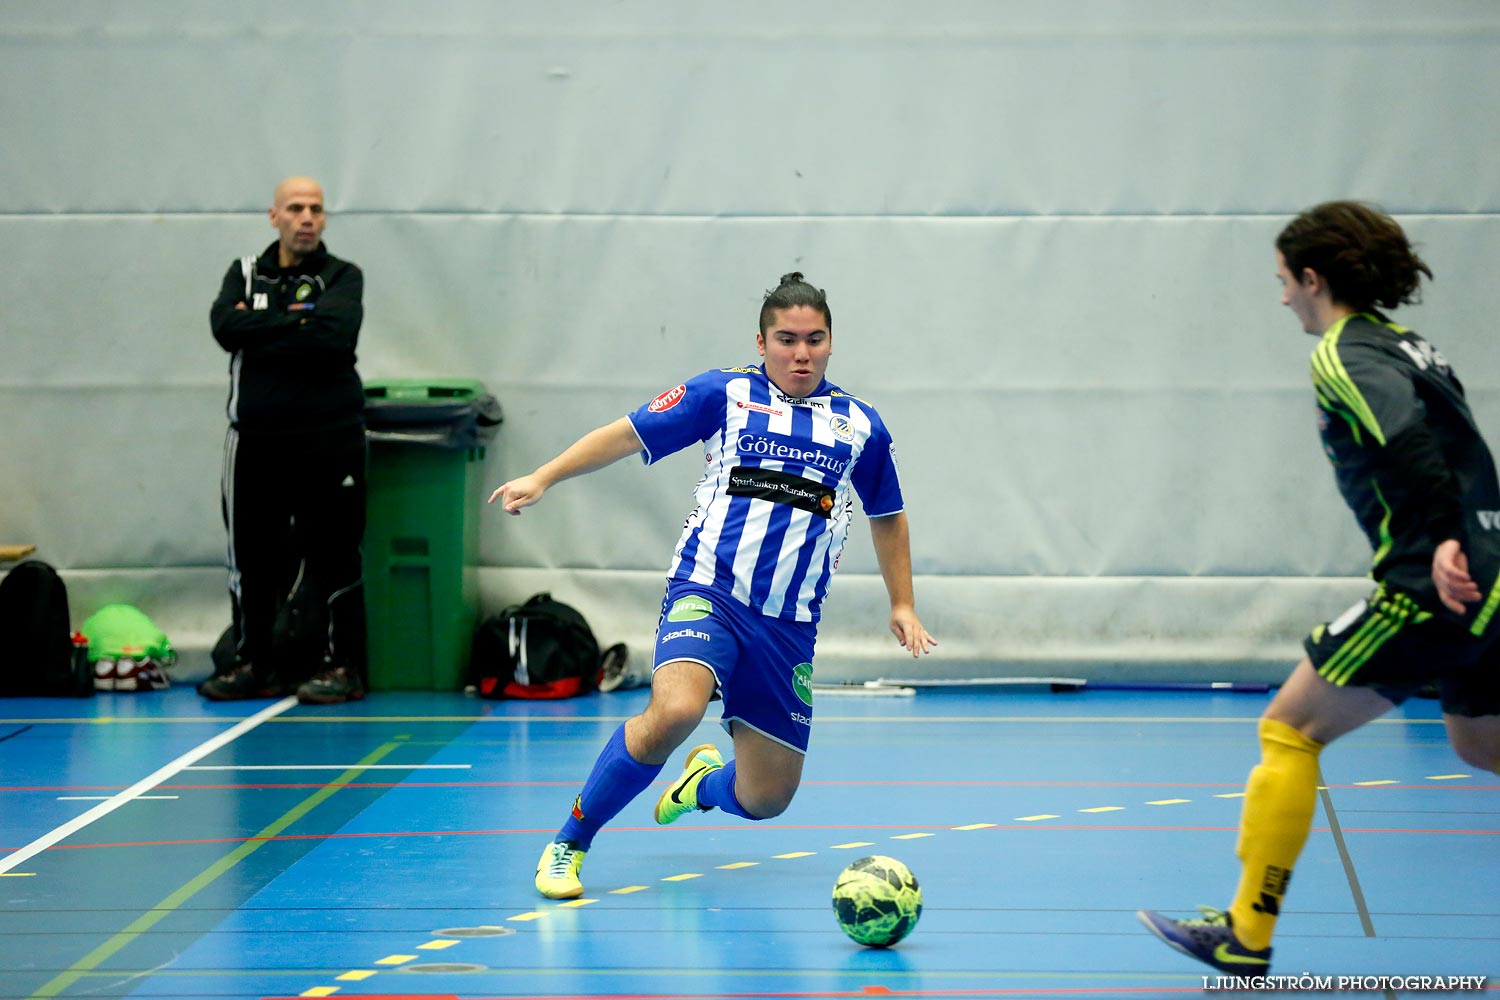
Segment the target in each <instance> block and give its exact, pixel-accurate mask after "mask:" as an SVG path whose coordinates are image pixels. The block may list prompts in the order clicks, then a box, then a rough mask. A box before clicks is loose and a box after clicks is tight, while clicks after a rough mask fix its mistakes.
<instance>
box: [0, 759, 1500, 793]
mask: <svg viewBox="0 0 1500 1000" xmlns="http://www.w3.org/2000/svg"><path fill="white" fill-rule="evenodd" d="M350 769H351V770H358V768H355V767H353V766H352V765H351V768H350ZM326 784H328V782H326V781H286V782H254V783H243V784H193V785H183V784H173V785H157V786H156V787H157V788H159V789H165V790H171V791H215V790H236V789H249V790H264V789H274V788H322V787H324V786H325V785H326ZM653 784H658V785H663V784H668V782H665V781H657V782H653ZM578 785H579V782H578V781H576V780H574V781H351V782H348V783H347V784H344V785H341V786H340V787H341V788H575V787H577V786H578ZM811 785H819V786H824V787H831V788H843V787H856V786H860V787H862V786H866V785H874V786H890V787H933V788H947V787H955V786H957V787H972V788H1244V787H1245V783H1244V782H1243V781H1197V782H1194V781H804V782H802V787H804V788H806V787H808V786H811ZM126 787H127V786H125V785H0V793H4V792H110V791H114V792H118V791H121V790H122V789H124V788H126ZM1320 787H1323V788H1326V789H1328V790H1329V791H1345V790H1349V791H1364V792H1379V791H1407V792H1409V791H1465V792H1493V791H1495V790H1496V788H1497V787H1500V786H1496V785H1453V784H1448V783H1441V784H1439V783H1434V784H1430V785H1365V784H1346V785H1323V786H1320Z"/></svg>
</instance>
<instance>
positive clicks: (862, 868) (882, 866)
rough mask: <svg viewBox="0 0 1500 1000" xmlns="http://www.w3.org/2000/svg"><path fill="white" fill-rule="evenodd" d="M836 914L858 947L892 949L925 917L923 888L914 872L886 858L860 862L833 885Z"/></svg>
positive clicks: (873, 858) (865, 859)
mask: <svg viewBox="0 0 1500 1000" xmlns="http://www.w3.org/2000/svg"><path fill="white" fill-rule="evenodd" d="M833 913H834V916H836V917H838V921H839V926H840V927H841V928H843V931H844V933H845V934H847V935H849V937H850V938H851V939H853V940H854V941H855V942H857V943H858V944H862V945H866V946H867V947H870V948H889V947H890V946H891V945H893V944H895V943H896V942H897V941H900V940H901V939H902V938H904V937H906V935H908V934H910V933H911V932H912V930H913V929H915V928H916V926H917V920H918V918H920V917H921V916H922V887H921V886H919V885H918V884H917V879H916V876H914V875H912V873H911V870H910V869H909V868H907V867H906V866H905V865H903V864H902V863H901V862H899V861H897V860H896V859H895V858H888V857H885V856H884V855H882V854H875V855H871V856H870V857H868V858H860V859H859V860H858V861H856V862H854V864H852V865H850V866H849V867H848V868H845V869H844V870H843V871H842V872H840V873H839V878H838V881H837V882H835V883H834V885H833Z"/></svg>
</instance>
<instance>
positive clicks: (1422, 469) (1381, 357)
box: [1312, 313, 1500, 635]
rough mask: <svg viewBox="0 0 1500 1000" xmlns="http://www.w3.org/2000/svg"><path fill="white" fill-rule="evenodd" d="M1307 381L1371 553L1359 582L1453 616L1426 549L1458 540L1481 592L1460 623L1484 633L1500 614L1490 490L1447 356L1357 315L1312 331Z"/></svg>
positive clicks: (1499, 527)
mask: <svg viewBox="0 0 1500 1000" xmlns="http://www.w3.org/2000/svg"><path fill="white" fill-rule="evenodd" d="M1312 377H1313V386H1314V388H1315V389H1317V393H1318V424H1319V428H1320V430H1321V432H1322V436H1323V447H1324V449H1325V450H1326V451H1327V452H1328V457H1329V459H1331V460H1332V462H1333V470H1334V475H1335V476H1336V478H1337V479H1338V486H1339V492H1340V493H1342V494H1343V496H1344V500H1345V501H1346V502H1347V503H1348V504H1349V507H1350V509H1351V510H1353V511H1354V516H1355V517H1356V518H1358V519H1359V524H1360V527H1362V528H1363V529H1364V532H1365V535H1366V536H1367V537H1368V538H1369V539H1370V544H1371V546H1373V547H1374V549H1375V556H1374V561H1373V565H1372V567H1371V573H1370V575H1371V576H1372V577H1374V579H1375V580H1377V581H1379V582H1381V583H1388V584H1390V585H1391V586H1393V587H1398V588H1400V589H1401V590H1404V591H1406V592H1407V593H1409V594H1411V595H1412V596H1413V597H1415V598H1416V599H1417V600H1418V602H1419V603H1420V604H1421V605H1422V606H1423V607H1424V608H1425V609H1427V610H1430V611H1432V612H1434V613H1436V614H1441V615H1444V616H1445V617H1449V618H1452V617H1453V616H1452V615H1451V613H1449V612H1447V611H1445V610H1443V606H1442V603H1441V602H1440V601H1439V600H1438V598H1437V590H1436V587H1435V586H1434V585H1433V582H1432V553H1433V550H1434V549H1435V548H1436V547H1437V545H1438V543H1439V542H1441V541H1443V540H1445V539H1448V538H1457V539H1458V540H1459V541H1460V542H1461V543H1462V545H1463V549H1464V553H1465V554H1466V555H1467V556H1468V560H1469V574H1470V575H1471V576H1472V577H1473V578H1474V581H1475V582H1476V583H1477V584H1479V588H1480V590H1481V591H1482V592H1483V594H1484V597H1483V599H1482V600H1481V601H1480V602H1479V603H1478V604H1477V605H1471V606H1470V609H1469V613H1468V614H1467V615H1465V616H1464V625H1465V626H1466V627H1467V628H1469V629H1470V630H1471V631H1472V632H1473V633H1474V634H1475V635H1481V634H1483V633H1484V632H1485V630H1486V628H1488V627H1489V625H1490V621H1491V619H1492V618H1493V617H1494V616H1495V614H1496V611H1497V610H1500V584H1497V579H1496V578H1497V575H1500V485H1497V482H1496V477H1495V463H1494V460H1493V458H1492V457H1491V456H1490V451H1489V448H1488V447H1487V446H1486V445H1485V443H1484V438H1483V436H1482V435H1481V434H1480V433H1479V428H1478V427H1477V426H1476V425H1475V423H1474V416H1473V414H1471V413H1470V412H1469V404H1468V403H1467V402H1466V401H1465V399H1464V390H1463V386H1462V384H1460V383H1459V381H1458V379H1457V377H1455V376H1454V374H1453V371H1452V369H1451V368H1450V367H1449V366H1448V362H1447V360H1446V359H1444V358H1443V356H1442V355H1441V354H1439V353H1438V352H1437V351H1436V350H1434V349H1433V347H1432V345H1431V344H1429V343H1428V342H1427V341H1425V340H1423V339H1422V338H1421V337H1419V336H1417V335H1416V334H1415V333H1413V332H1412V331H1410V330H1407V329H1405V328H1404V327H1400V326H1397V325H1396V324H1395V323H1392V322H1391V321H1390V320H1388V319H1385V318H1384V317H1381V316H1377V315H1372V314H1370V313H1360V314H1357V315H1353V316H1347V317H1345V318H1344V319H1341V320H1340V321H1339V322H1337V323H1335V324H1334V325H1333V326H1331V327H1330V328H1329V329H1328V330H1327V331H1326V332H1325V333H1324V334H1323V338H1322V340H1320V341H1319V342H1318V346H1317V348H1316V349H1315V350H1314V351H1313V355H1312Z"/></svg>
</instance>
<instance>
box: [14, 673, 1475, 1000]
mask: <svg viewBox="0 0 1500 1000" xmlns="http://www.w3.org/2000/svg"><path fill="white" fill-rule="evenodd" d="M646 697H647V692H646V691H644V690H635V691H626V692H617V693H612V694H594V695H590V696H587V697H583V698H579V699H575V700H571V701H564V702H542V703H524V702H486V701H481V700H478V699H475V698H473V697H471V696H466V695H463V694H438V693H378V694H374V695H372V696H370V697H369V698H367V699H366V700H365V701H363V702H360V703H357V704H353V705H347V706H320V707H308V706H299V705H297V704H296V703H295V701H293V700H291V699H288V700H287V701H283V702H272V701H254V702H241V703H234V704H209V703H205V702H204V701H203V700H202V699H200V698H199V697H198V696H197V695H196V694H195V693H194V692H193V691H192V689H191V687H189V686H186V685H181V686H178V687H174V688H173V689H172V690H170V691H165V692H157V693H149V694H124V693H118V694H104V693H101V694H100V695H99V696H98V697H96V698H93V699H89V700H77V701H75V700H62V699H7V700H5V701H0V996H3V997H85V996H87V997H229V998H240V997H245V998H264V997H318V996H334V997H339V998H345V1000H347V998H352V997H439V998H463V1000H478V998H488V997H495V998H499V997H507V998H520V997H546V998H564V997H566V998H608V1000H624V998H634V1000H645V998H674V1000H678V998H706V997H731V998H741V997H745V998H749V997H785V998H792V997H879V996H898V997H1058V996H1071V997H1109V996H1132V997H1150V996H1182V995H1184V994H1187V995H1196V994H1202V993H1204V992H1205V988H1204V986H1205V980H1204V977H1205V975H1207V976H1209V977H1210V979H1209V982H1210V984H1211V985H1212V976H1213V975H1215V974H1214V973H1213V972H1212V970H1210V969H1208V968H1207V967H1204V966H1200V965H1198V964H1197V963H1196V962H1193V961H1191V960H1189V959H1187V958H1185V957H1184V956H1181V955H1179V954H1177V953H1176V952H1174V951H1171V950H1170V949H1168V948H1167V947H1165V946H1164V945H1162V944H1161V943H1160V942H1158V941H1157V940H1156V939H1155V938H1153V937H1152V936H1151V935H1150V934H1149V933H1148V932H1147V931H1146V930H1145V929H1144V928H1143V927H1142V926H1141V925H1140V924H1139V923H1138V922H1137V920H1136V917H1135V911H1136V910H1137V909H1139V908H1143V907H1144V908H1153V909H1159V910H1164V911H1168V912H1171V913H1173V914H1174V915H1183V916H1186V915H1190V914H1192V913H1193V912H1194V909H1195V906H1196V905H1197V904H1200V903H1204V904H1211V905H1215V906H1225V905H1227V904H1228V901H1229V897H1230V894H1231V893H1232V891H1233V888H1234V883H1235V880H1236V878H1237V874H1238V864H1237V862H1236V861H1235V858H1234V843H1235V828H1236V823H1237V819H1238V815H1239V808H1240V802H1239V793H1240V790H1241V786H1242V783H1243V781H1244V778H1245V775H1246V773H1247V772H1248V770H1249V768H1250V767H1251V766H1252V765H1253V763H1254V762H1255V759H1256V756H1257V749H1256V742H1255V720H1256V719H1257V718H1258V716H1259V714H1260V712H1261V710H1262V709H1263V708H1264V706H1265V704H1266V700H1267V698H1268V697H1269V695H1267V694H1264V693H1260V694H1242V693H1229V692H1186V693H1185V692H1178V691H1171V692H1168V691H1102V690H1083V691H1072V692H1053V691H1051V690H1050V689H1048V688H1046V687H1041V686H1039V687H1036V688H1031V689H1027V688H1002V689H995V690H974V689H960V690H945V689H923V690H921V691H920V692H919V693H917V694H916V695H915V696H911V697H897V696H869V695H857V694H842V693H833V692H829V691H826V690H820V691H819V692H818V694H817V697H816V701H817V713H816V720H817V721H816V722H815V724H814V729H813V744H812V750H811V752H810V755H809V757H808V762H807V768H806V772H805V783H804V785H803V787H802V790H801V791H800V793H799V794H798V797H797V799H796V801H795V802H793V804H792V806H791V808H790V809H789V810H788V811H787V812H786V813H785V814H784V815H782V816H781V817H778V818H776V819H774V820H770V821H767V822H762V823H754V824H752V823H748V822H743V821H740V820H736V819H734V818H733V817H727V816H724V815H722V814H720V813H708V814H703V815H701V816H688V817H686V818H684V819H683V820H681V821H680V822H678V823H677V824H675V825H673V826H671V827H657V826H655V825H654V823H653V822H652V816H651V809H652V804H653V802H654V799H655V791H653V792H650V793H647V794H646V795H643V796H641V797H640V798H639V799H637V800H636V801H635V802H633V803H632V804H631V805H630V806H629V807H628V808H627V809H626V811H625V812H624V813H623V814H622V815H621V816H620V817H619V818H618V819H617V820H616V821H615V823H614V824H613V825H612V826H611V827H609V828H606V830H605V831H604V833H603V834H602V835H601V836H600V837H599V839H598V840H597V841H596V842H595V844H594V849H593V850H592V851H591V852H590V855H589V857H588V860H587V862H586V863H585V865H584V870H583V875H584V882H585V885H586V886H587V892H586V894H585V895H584V897H583V898H581V899H579V900H576V901H570V902H557V901H549V900H545V899H542V898H540V897H539V896H538V895H537V894H536V892H535V890H534V889H533V887H532V874H533V871H534V867H535V864H536V860H537V856H538V854H539V853H540V852H541V849H542V847H543V845H544V844H545V843H546V842H547V841H548V840H549V839H550V837H551V835H552V833H553V832H554V831H555V830H556V828H557V827H558V826H559V825H560V824H561V822H562V820H563V818H564V816H565V814H566V812H567V811H568V809H569V808H570V806H571V805H572V802H573V796H574V795H575V794H576V792H577V790H578V788H579V786H580V784H581V782H582V779H583V777H584V776H585V774H586V773H587V770H588V768H589V766H590V764H591V763H592V761H593V759H594V756H595V754H596V753H597V751H598V750H599V748H600V747H601V746H602V745H603V743H604V741H605V740H606V739H607V737H608V736H609V734H610V733H611V732H612V731H613V730H614V728H615V727H616V726H617V725H618V724H619V723H620V722H621V721H622V720H623V719H625V718H626V717H628V716H629V715H631V714H633V713H634V712H636V711H638V710H639V709H640V708H641V707H642V706H643V705H644V704H645V700H646ZM716 708H717V706H714V708H712V709H711V718H710V719H709V720H706V721H705V722H704V724H703V726H702V727H701V728H700V730H699V731H698V733H696V734H695V738H694V739H692V740H690V741H689V742H688V743H686V744H684V752H685V750H686V748H687V747H691V746H692V745H694V744H695V743H699V742H705V741H708V740H714V741H716V742H718V744H719V746H720V747H721V748H722V749H726V750H727V749H728V745H729V744H728V740H727V738H726V737H725V735H724V733H723V731H722V730H721V729H720V728H719V726H718V725H717V717H716V715H715V714H714V713H715V710H716ZM679 756H681V754H679ZM1322 765H1323V769H1324V770H1323V777H1324V781H1325V782H1326V789H1325V790H1323V791H1321V792H1320V795H1319V800H1320V805H1319V811H1318V815H1317V818H1316V820H1315V822H1314V832H1313V834H1312V837H1311V839H1310V841H1309V843H1308V846H1307V849H1306V852H1305V853H1304V855H1303V857H1302V860H1301V863H1300V865H1299V867H1298V868H1297V871H1296V877H1295V879H1294V881H1293V884H1292V888H1291V893H1290V895H1289V897H1288V905H1289V907H1290V910H1289V912H1288V913H1287V914H1286V915H1285V916H1284V917H1283V918H1282V920H1281V924H1280V930H1279V935H1278V937H1277V940H1276V946H1275V947H1276V960H1275V963H1274V970H1273V971H1274V972H1275V973H1277V974H1278V975H1300V974H1302V973H1310V974H1312V975H1313V976H1360V977H1366V976H1380V975H1401V976H1406V975H1432V976H1438V975H1441V976H1455V975H1466V976H1488V977H1489V978H1488V981H1487V985H1486V989H1487V991H1490V992H1493V991H1495V990H1496V989H1497V987H1500V778H1497V777H1496V776H1495V775H1486V774H1476V773H1472V772H1471V771H1470V770H1469V769H1467V768H1466V767H1465V766H1464V765H1463V764H1461V763H1460V762H1459V760H1458V758H1457V757H1456V756H1455V755H1454V754H1453V753H1452V752H1451V750H1449V749H1448V747H1447V744H1446V741H1445V738H1444V733H1443V727H1442V724H1441V721H1440V718H1439V714H1438V710H1437V706H1436V704H1435V703H1434V702H1432V701H1427V700H1414V701H1413V702H1411V703H1410V704H1409V705H1407V706H1406V707H1404V708H1402V709H1398V710H1397V711H1396V712H1395V713H1392V714H1391V715H1390V716H1389V717H1387V718H1386V719H1384V720H1381V721H1380V722H1377V723H1375V724H1373V725H1371V726H1369V727H1367V728H1365V729H1364V730H1361V731H1359V732H1357V733H1355V734H1353V735H1352V736H1350V737H1347V738H1346V739H1345V740H1343V741H1340V742H1339V743H1337V744H1335V745H1334V746H1333V747H1331V748H1330V749H1328V750H1327V751H1325V752H1324V754H1323V759H1322ZM680 767H681V761H680V760H675V759H674V760H673V761H672V762H671V763H670V764H669V765H668V766H667V768H666V769H665V770H664V771H663V774H662V778H661V783H660V784H659V785H658V786H656V787H657V788H658V789H659V788H660V787H662V785H664V784H665V781H666V780H667V779H668V778H669V777H675V776H676V775H677V773H678V772H679V770H680ZM868 854H886V855H890V856H893V857H896V858H898V859H900V860H902V861H904V862H905V863H906V864H907V865H908V866H909V867H910V868H911V869H912V871H913V872H914V873H915V874H916V876H917V878H918V879H919V880H920V882H921V884H922V887H923V893H924V900H925V907H926V908H925V910H924V912H923V914H922V917H921V921H920V924H919V926H918V927H917V929H916V930H915V932H914V933H913V934H912V935H911V936H910V937H909V938H908V939H907V940H906V941H904V942H902V943H901V944H900V945H898V946H897V947H895V948H893V949H889V950H884V951H878V950H870V949H864V948H861V947H859V946H857V945H855V944H854V943H852V942H851V941H849V940H848V939H847V938H845V937H844V935H843V934H842V933H841V932H840V930H839V928H838V926H837V924H836V922H835V920H834V916H833V912H832V908H831V906H830V891H831V889H832V886H833V883H834V879H835V876H836V875H837V874H838V873H839V871H840V870H841V869H842V868H843V867H844V866H845V865H847V864H849V863H850V862H852V861H854V860H856V859H857V858H859V857H862V856H865V855H868ZM1381 992H1382V991H1376V993H1375V994H1374V995H1381ZM1383 992H1384V994H1385V995H1393V994H1391V993H1390V991H1383ZM1304 995H1315V994H1304ZM1340 995H1348V994H1340ZM1366 995H1370V994H1366ZM1422 995H1424V996H1434V995H1437V994H1433V993H1426V994H1422ZM1469 995H1474V994H1469ZM1486 995H1488V994H1486Z"/></svg>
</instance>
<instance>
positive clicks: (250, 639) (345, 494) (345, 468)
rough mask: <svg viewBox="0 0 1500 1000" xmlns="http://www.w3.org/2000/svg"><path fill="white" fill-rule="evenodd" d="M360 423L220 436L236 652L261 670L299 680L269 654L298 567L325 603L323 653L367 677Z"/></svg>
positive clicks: (363, 456) (262, 673)
mask: <svg viewBox="0 0 1500 1000" xmlns="http://www.w3.org/2000/svg"><path fill="white" fill-rule="evenodd" d="M366 461H367V458H366V445H365V431H364V428H363V427H362V426H356V427H351V428H348V429H342V430H336V431H326V432H319V433H314V434H271V435H258V434H253V433H243V432H241V431H240V430H238V429H236V428H234V427H231V428H230V429H229V434H228V436H227V437H226V439H225V443H224V478H223V483H222V490H223V513H224V526H225V528H226V529H227V530H228V535H229V551H228V565H229V595H230V599H231V601H232V602H233V604H234V620H235V622H236V624H237V635H236V638H237V640H238V646H237V650H236V658H237V659H238V660H240V661H241V662H249V663H250V664H252V665H253V666H254V668H255V672H256V675H257V676H261V677H265V678H270V677H277V678H279V679H280V680H282V681H292V682H296V681H300V680H305V679H306V678H305V677H297V676H290V677H289V676H287V672H288V671H287V670H286V669H285V668H284V667H282V666H281V665H278V664H275V663H272V662H270V660H271V636H272V629H273V625H274V623H275V620H276V611H277V608H278V606H279V605H280V603H281V602H282V601H283V600H284V599H285V598H286V596H287V594H288V592H289V591H290V589H291V586H292V585H293V583H294V582H295V579H296V574H297V572H298V570H299V567H300V568H301V571H302V572H305V573H306V574H307V575H308V578H309V581H308V582H310V583H311V584H312V585H313V586H314V588H316V593H317V594H318V595H320V596H321V597H322V599H323V600H325V601H326V602H327V621H328V641H327V657H328V659H329V662H330V665H331V666H336V667H337V666H346V667H348V668H349V669H350V670H351V671H353V672H355V673H357V674H358V675H359V677H360V678H361V679H364V680H368V677H367V674H368V667H367V663H366V660H367V655H366V638H365V595H364V584H363V568H362V560H361V556H360V545H361V543H362V542H363V540H364V533H365V492H366V483H365V466H366Z"/></svg>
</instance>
